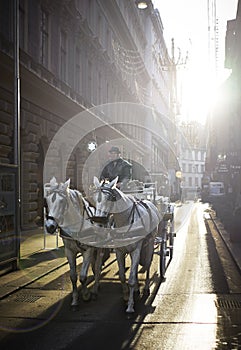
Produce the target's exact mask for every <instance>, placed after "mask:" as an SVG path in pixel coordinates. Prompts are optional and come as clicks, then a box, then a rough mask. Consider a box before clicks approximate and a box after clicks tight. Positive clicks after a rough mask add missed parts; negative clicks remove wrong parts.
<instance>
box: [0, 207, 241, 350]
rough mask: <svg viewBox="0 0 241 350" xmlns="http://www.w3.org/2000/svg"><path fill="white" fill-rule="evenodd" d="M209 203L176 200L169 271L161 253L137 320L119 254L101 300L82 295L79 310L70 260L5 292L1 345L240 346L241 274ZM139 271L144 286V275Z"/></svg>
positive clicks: (204, 349) (165, 349)
mask: <svg viewBox="0 0 241 350" xmlns="http://www.w3.org/2000/svg"><path fill="white" fill-rule="evenodd" d="M205 209H206V206H205V205H204V204H202V203H193V202H189V203H185V204H183V205H182V206H180V207H176V209H175V210H176V212H175V232H176V234H177V235H176V238H175V243H174V256H173V259H172V261H171V262H170V264H169V265H168V268H167V271H166V278H165V280H164V281H160V279H159V277H158V258H159V257H158V255H155V256H154V260H153V264H152V273H151V279H152V280H151V294H150V296H148V297H145V296H144V295H142V294H141V296H140V299H139V300H138V301H137V303H136V313H135V315H134V317H133V318H132V319H127V318H126V315H125V305H124V303H123V301H122V299H121V287H120V283H119V279H118V274H117V264H116V261H115V255H114V253H111V257H110V259H109V260H108V262H107V264H106V265H105V267H104V269H103V274H102V281H101V288H100V292H99V297H98V300H97V301H91V302H89V303H84V302H82V301H81V302H80V306H79V309H78V310H76V311H73V310H71V308H70V301H71V298H70V292H71V284H70V280H69V275H68V266H67V265H66V266H63V267H61V268H60V269H58V270H56V271H55V272H53V273H51V274H49V275H47V276H46V277H43V278H41V279H40V280H38V281H36V282H34V283H33V284H31V285H29V286H28V287H26V288H24V289H22V290H19V291H18V292H17V293H15V294H12V295H11V296H9V297H8V298H6V299H4V300H3V301H2V302H1V306H0V315H1V316H0V322H1V328H2V330H1V349H15V348H16V346H17V347H18V348H21V349H26V350H28V349H29V350H30V349H31V350H34V349H42V350H45V349H46V350H47V349H48V350H49V349H56V350H57V349H72V350H73V349H81V350H87V349H91V350H94V349H97V348H98V349H99V348H105V349H115V350H116V349H136V350H142V349H143V350H144V349H150V350H152V349H153V350H157V349H160V350H169V349H170V350H175V349H176V350H180V349H181V350H184V349H185V350H189V349H190V350H193V349H195V350H198V349H200V350H209V349H240V346H241V315H240V307H241V278H240V273H239V270H238V269H237V266H236V265H235V263H234V261H233V260H232V258H231V257H230V255H229V252H228V251H227V249H226V247H225V245H224V243H223V241H222V239H221V238H220V236H219V235H218V234H217V232H216V230H215V226H214V225H213V223H212V221H211V220H210V219H207V220H204V214H205ZM79 260H81V259H79ZM128 272H129V270H128V271H127V274H128ZM139 277H140V284H141V291H142V287H143V284H144V283H143V282H144V281H143V278H144V275H142V274H139Z"/></svg>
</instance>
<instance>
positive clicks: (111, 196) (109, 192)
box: [97, 187, 118, 202]
mask: <svg viewBox="0 0 241 350" xmlns="http://www.w3.org/2000/svg"><path fill="white" fill-rule="evenodd" d="M101 193H103V194H104V195H106V196H107V200H109V201H111V202H115V201H116V200H117V197H118V192H117V191H115V189H111V188H108V187H101V188H100V189H99V193H98V198H97V200H98V202H100V201H101Z"/></svg>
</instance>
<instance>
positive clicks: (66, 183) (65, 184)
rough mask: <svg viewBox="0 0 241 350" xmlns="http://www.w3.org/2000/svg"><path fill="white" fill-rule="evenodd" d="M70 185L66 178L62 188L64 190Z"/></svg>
mask: <svg viewBox="0 0 241 350" xmlns="http://www.w3.org/2000/svg"><path fill="white" fill-rule="evenodd" d="M69 186H70V179H68V180H67V181H66V182H65V183H64V186H63V187H64V189H65V190H66V189H67V188H69Z"/></svg>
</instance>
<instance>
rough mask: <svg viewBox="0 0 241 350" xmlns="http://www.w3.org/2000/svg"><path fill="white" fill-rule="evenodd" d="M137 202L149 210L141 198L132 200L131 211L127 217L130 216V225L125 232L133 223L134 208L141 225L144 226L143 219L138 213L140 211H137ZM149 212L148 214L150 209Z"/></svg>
mask: <svg viewBox="0 0 241 350" xmlns="http://www.w3.org/2000/svg"><path fill="white" fill-rule="evenodd" d="M137 204H141V205H142V206H143V207H144V208H145V209H146V210H148V211H149V207H148V205H147V204H146V203H144V202H142V201H141V200H140V201H136V200H133V206H132V208H131V212H130V216H129V218H130V217H131V216H132V218H131V224H130V226H129V228H128V230H127V232H129V231H130V229H131V227H132V225H133V224H134V215H135V210H136V212H137V214H138V216H139V218H140V219H141V223H142V225H143V227H145V224H144V221H143V219H142V216H141V214H140V211H139V209H138V205H137ZM149 214H150V211H149Z"/></svg>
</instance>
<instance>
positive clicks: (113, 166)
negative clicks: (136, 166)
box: [100, 158, 132, 182]
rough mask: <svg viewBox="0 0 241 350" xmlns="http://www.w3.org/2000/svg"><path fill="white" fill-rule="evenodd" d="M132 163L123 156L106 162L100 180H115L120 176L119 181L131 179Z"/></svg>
mask: <svg viewBox="0 0 241 350" xmlns="http://www.w3.org/2000/svg"><path fill="white" fill-rule="evenodd" d="M131 169H132V165H131V164H130V163H129V162H127V160H124V159H122V158H118V159H116V160H112V161H110V162H108V163H107V164H106V166H105V167H104V169H103V170H102V172H101V175H100V180H104V179H108V180H109V181H112V180H114V179H115V178H116V177H117V176H118V182H125V181H127V180H130V179H131Z"/></svg>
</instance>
